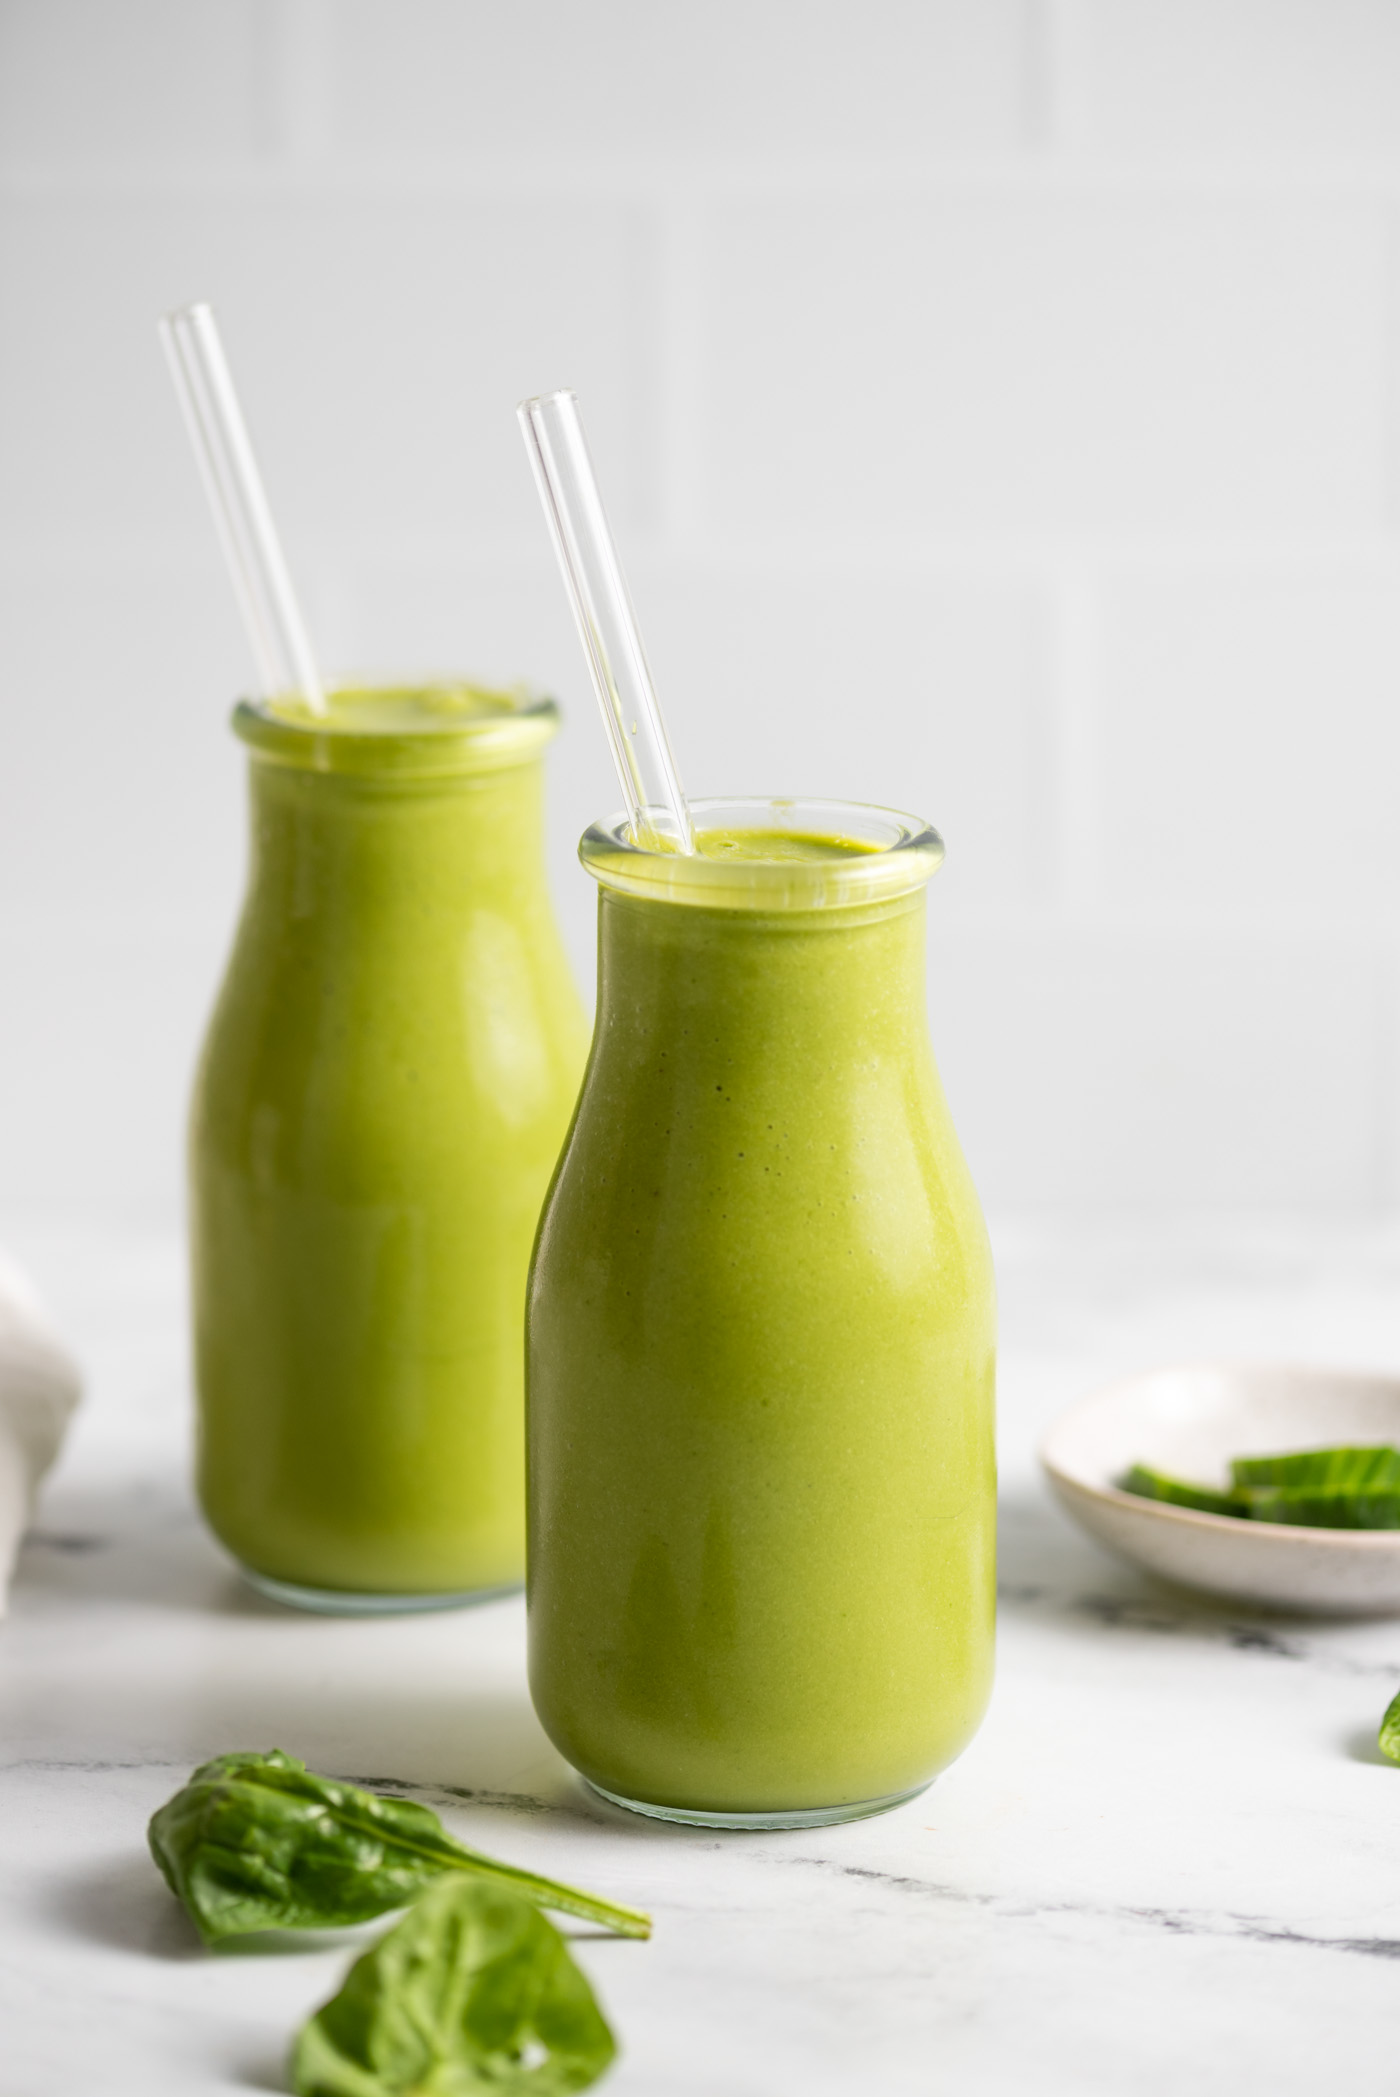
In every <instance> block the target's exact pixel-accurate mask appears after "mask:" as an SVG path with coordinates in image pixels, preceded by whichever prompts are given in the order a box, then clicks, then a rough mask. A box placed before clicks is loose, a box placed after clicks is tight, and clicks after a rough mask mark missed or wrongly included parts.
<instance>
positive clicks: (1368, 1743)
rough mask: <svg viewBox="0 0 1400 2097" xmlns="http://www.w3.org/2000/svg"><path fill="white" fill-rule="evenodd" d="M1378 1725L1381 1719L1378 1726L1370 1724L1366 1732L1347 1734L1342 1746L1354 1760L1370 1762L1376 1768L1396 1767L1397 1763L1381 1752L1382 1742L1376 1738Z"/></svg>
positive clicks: (1399, 1779) (1399, 1773) (1398, 1780)
mask: <svg viewBox="0 0 1400 2097" xmlns="http://www.w3.org/2000/svg"><path fill="white" fill-rule="evenodd" d="M1378 1726H1379V1720H1377V1724H1376V1726H1368V1727H1367V1728H1366V1729H1365V1731H1364V1732H1360V1733H1347V1734H1345V1735H1344V1736H1343V1739H1342V1746H1343V1748H1344V1749H1345V1750H1346V1752H1347V1754H1348V1755H1349V1756H1350V1757H1351V1760H1352V1761H1353V1762H1368V1763H1370V1764H1371V1766H1372V1767H1373V1768H1375V1769H1394V1768H1395V1764H1394V1763H1393V1762H1392V1761H1391V1759H1390V1757H1389V1756H1388V1755H1383V1754H1382V1753H1381V1750H1380V1743H1379V1741H1378V1740H1377V1739H1376V1732H1377V1728H1378ZM1396 1781H1397V1782H1400V1772H1397V1777H1396Z"/></svg>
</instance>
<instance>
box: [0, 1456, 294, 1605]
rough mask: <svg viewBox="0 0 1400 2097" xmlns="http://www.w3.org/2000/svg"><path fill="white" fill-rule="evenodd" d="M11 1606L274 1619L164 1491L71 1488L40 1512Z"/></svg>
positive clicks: (190, 1509) (183, 1506)
mask: <svg viewBox="0 0 1400 2097" xmlns="http://www.w3.org/2000/svg"><path fill="white" fill-rule="evenodd" d="M14 1592H15V1600H16V1602H17V1603H19V1604H21V1605H23V1603H24V1602H26V1601H32V1602H34V1603H42V1602H43V1601H44V1600H45V1599H47V1600H50V1601H54V1602H61V1603H75V1602H86V1601H89V1600H94V1601H101V1602H104V1603H113V1602H116V1603H127V1604H133V1605H135V1606H137V1607H141V1608H154V1609H161V1610H178V1611H180V1612H182V1613H183V1612H188V1611H198V1612H200V1613H201V1614H203V1613H207V1612H208V1611H210V1610H214V1611H216V1612H218V1613H219V1614H221V1615H234V1616H246V1617H255V1618H258V1617H261V1618H267V1617H278V1616H281V1615H283V1614H285V1612H284V1611H283V1610H282V1609H281V1608H280V1606H279V1605H278V1604H277V1603H275V1602H272V1601H269V1600H268V1599H267V1597H266V1596H264V1595H260V1594H259V1593H258V1592H257V1590H256V1589H255V1588H253V1587H251V1586H249V1584H248V1583H247V1582H246V1581H245V1580H243V1579H241V1578H240V1577H239V1575H238V1573H237V1571H236V1570H235V1569H234V1567H233V1566H232V1565H230V1563H229V1561H228V1559H226V1558H225V1557H224V1556H223V1554H222V1552H221V1551H220V1550H219V1548H218V1546H217V1545H216V1544H215V1542H214V1540H213V1538H212V1537H211V1536H210V1534H209V1532H208V1530H207V1529H206V1528H205V1527H204V1525H203V1523H202V1521H201V1520H200V1517H199V1514H198V1512H197V1510H196V1509H195V1507H194V1505H193V1503H192V1502H191V1501H190V1500H189V1498H188V1497H187V1496H186V1495H185V1494H184V1492H183V1491H182V1490H181V1489H180V1488H179V1487H178V1486H177V1485H176V1484H174V1483H173V1482H171V1483H169V1484H161V1485H158V1486H157V1485H153V1484H149V1483H143V1482H128V1483H124V1484H119V1485H116V1486H114V1487H111V1488H109V1489H103V1488H101V1487H82V1488H74V1487H70V1488H67V1489H66V1490H64V1491H63V1492H61V1493H55V1494H54V1495H52V1496H51V1497H50V1498H49V1499H48V1500H47V1501H46V1502H45V1504H44V1506H43V1508H42V1510H41V1513H40V1518H39V1519H38V1520H37V1521H36V1522H35V1523H34V1525H33V1526H32V1527H31V1528H30V1529H29V1530H28V1532H27V1533H26V1535H25V1538H24V1541H23V1543H22V1545H21V1547H20V1555H19V1561H18V1564H17V1567H16V1571H15V1590H14Z"/></svg>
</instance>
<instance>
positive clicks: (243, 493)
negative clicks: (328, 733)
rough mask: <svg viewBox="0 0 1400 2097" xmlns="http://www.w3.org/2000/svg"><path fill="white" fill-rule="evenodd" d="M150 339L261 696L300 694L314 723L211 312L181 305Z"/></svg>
mask: <svg viewBox="0 0 1400 2097" xmlns="http://www.w3.org/2000/svg"><path fill="white" fill-rule="evenodd" d="M159 331H160V339H161V343H162V346H163V347H164V350H165V354H166V357H167V358H168V360H169V363H170V371H171V376H172V377H173V378H174V381H175V391H176V393H177V394H178V396H179V400H180V407H181V409H182V411H183V413H184V417H185V426H186V428H187V429H188V430H189V433H190V442H191V443H192V444H193V446H194V455H195V458H196V460H197V461H198V463H199V471H200V477H201V478H202V480H203V482H204V490H205V493H206V494H207V496H208V497H209V507H210V509H211V510H212V511H213V513H214V527H215V529H216V531H217V532H218V534H219V543H220V545H221V546H222V547H223V550H224V559H225V561H226V562H227V563H228V572H229V575H230V577H231V579H232V582H233V588H234V595H235V596H236V597H237V599H238V607H239V610H240V611H241V612H242V614H243V624H244V626H245V627H246V628H247V630H248V639H249V640H250V641H251V643H252V646H253V656H254V659H255V661H256V663H257V666H258V675H259V678H260V680H261V682H262V689H263V697H264V698H266V699H276V698H279V697H283V696H285V695H287V694H288V693H293V692H295V693H300V694H301V696H302V697H303V698H304V699H305V700H306V703H307V705H308V706H309V707H310V708H311V711H312V712H313V713H317V714H323V713H324V712H325V711H326V697H325V692H324V690H323V688H322V685H321V680H320V678H319V677H318V676H317V674H316V664H315V662H314V660H313V658H312V654H311V644H310V642H309V641H308V640H307V638H306V627H305V624H304V623H303V620H302V616H301V611H300V608H299V606H298V604H297V600H296V592H295V591H294V590H293V588H292V579H291V577H290V575H289V574H288V573H287V564H286V561H285V560H284V559H283V557H282V544H281V541H280V540H279V538H278V536H277V527H276V525H275V524H274V523H273V521H272V512H271V510H270V509H269V508H268V503H267V495H266V493H265V492H264V489H263V484H262V475H261V474H260V473H259V472H258V462H257V459H256V458H255V457H254V455H253V446H252V442H251V440H250V438H249V436H248V426H247V424H246V423H245V422H244V420H243V413H242V410H241V409H240V407H239V405H238V395H237V394H236V392H235V391H234V386H233V379H232V376H231V375H230V372H229V368H228V359H227V358H226V357H225V355H224V346H223V344H222V342H220V340H219V330H218V327H217V325H216V323H215V320H214V315H213V312H212V310H211V309H210V308H209V307H208V306H206V305H202V304H201V305H196V306H181V307H179V308H177V310H176V311H175V312H173V313H164V314H162V315H161V318H160V322H159Z"/></svg>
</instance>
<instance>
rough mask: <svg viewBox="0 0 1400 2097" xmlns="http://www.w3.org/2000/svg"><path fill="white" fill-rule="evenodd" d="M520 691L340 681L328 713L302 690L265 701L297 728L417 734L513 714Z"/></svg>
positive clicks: (274, 713)
mask: <svg viewBox="0 0 1400 2097" xmlns="http://www.w3.org/2000/svg"><path fill="white" fill-rule="evenodd" d="M518 704H519V702H518V695H516V694H515V693H511V692H488V691H485V690H483V689H482V688H481V687H480V686H477V685H470V684H426V685H337V686H335V687H334V688H333V689H332V690H331V691H328V692H327V693H326V711H325V712H324V713H316V712H313V710H312V708H311V707H310V706H309V705H308V704H307V702H306V700H305V699H303V698H302V697H301V695H300V694H299V693H288V694H287V695H286V696H285V697H283V698H279V699H270V700H268V701H267V707H266V710H267V712H268V713H269V714H270V715H271V716H272V718H273V719H274V720H276V721H285V722H286V723H287V724H288V726H289V727H293V728H315V729H318V730H320V731H322V732H323V733H329V734H332V735H336V734H342V735H345V734H349V735H415V734H423V733H427V734H431V733H433V732H434V731H435V730H440V729H444V728H446V729H453V728H465V727H469V726H470V725H471V724H472V723H474V722H478V721H492V720H501V719H503V718H509V717H510V716H511V715H512V714H514V713H516V712H517V711H518Z"/></svg>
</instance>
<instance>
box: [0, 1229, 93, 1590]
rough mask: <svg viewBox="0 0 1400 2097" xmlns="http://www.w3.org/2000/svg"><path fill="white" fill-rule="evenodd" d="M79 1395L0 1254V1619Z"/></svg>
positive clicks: (77, 1383) (34, 1306) (28, 1296)
mask: <svg viewBox="0 0 1400 2097" xmlns="http://www.w3.org/2000/svg"><path fill="white" fill-rule="evenodd" d="M81 1393H82V1378H81V1377H80V1376H79V1374H78V1366H77V1363H76V1362H75V1361H74V1360H73V1358H72V1356H71V1355H70V1354H69V1352H68V1350H67V1348H66V1347H64V1345H63V1343H62V1341H61V1340H60V1339H59V1337H58V1335H57V1334H56V1333H55V1331H54V1330H53V1327H52V1326H51V1325H50V1324H49V1321H48V1319H47V1318H46V1317H45V1315H44V1311H43V1308H42V1306H41V1305H40V1302H39V1299H38V1297H37V1296H36V1295H35V1293H34V1290H33V1288H32V1287H31V1286H30V1284H29V1282H28V1281H27V1280H26V1279H25V1277H24V1275H22V1274H21V1273H20V1271H19V1269H18V1268H17V1267H15V1266H14V1265H12V1264H11V1262H10V1261H9V1260H7V1259H6V1258H5V1255H4V1254H3V1253H0V1615H3V1614H4V1611H5V1605H6V1602H7V1601H8V1599H9V1592H10V1575H11V1574H12V1573H13V1571H14V1567H15V1553H16V1552H17V1551H18V1549H19V1540H20V1538H21V1536H22V1535H23V1534H24V1527H25V1524H26V1522H27V1521H28V1520H29V1516H30V1513H31V1511H32V1509H33V1506H34V1501H35V1497H36V1495H37V1493H38V1490H39V1481H40V1479H41V1478H42V1477H43V1475H44V1473H45V1471H47V1470H48V1468H49V1466H50V1464H51V1463H52V1462H53V1460H54V1458H55V1457H56V1456H57V1455H58V1452H59V1450H60V1448H61V1447H62V1446H63V1433H64V1429H65V1428H66V1427H67V1425H68V1421H69V1419H70V1417H71V1415H72V1412H73V1408H74V1406H75V1405H76V1404H77V1402H78V1399H79V1397H80V1395H81Z"/></svg>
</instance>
